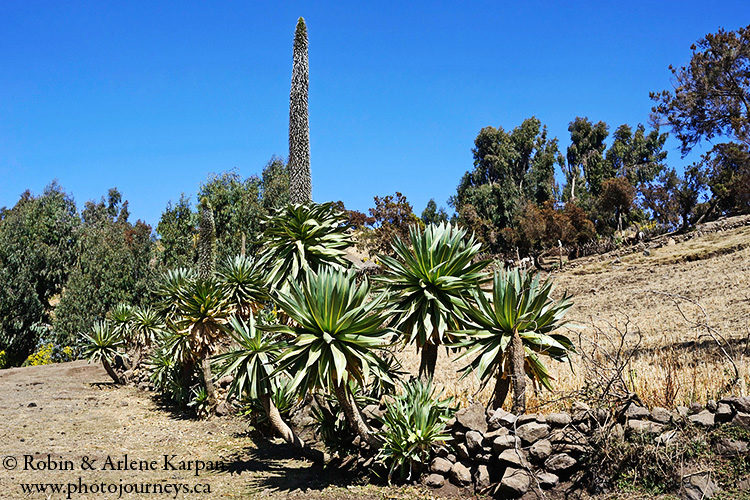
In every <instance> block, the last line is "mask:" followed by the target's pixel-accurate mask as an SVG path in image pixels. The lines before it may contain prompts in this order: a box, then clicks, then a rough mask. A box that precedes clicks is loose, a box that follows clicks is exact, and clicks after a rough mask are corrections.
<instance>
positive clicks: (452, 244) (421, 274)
mask: <svg viewBox="0 0 750 500" xmlns="http://www.w3.org/2000/svg"><path fill="white" fill-rule="evenodd" d="M480 248H481V245H480V244H479V243H478V242H477V241H476V240H475V239H474V237H473V236H471V237H467V234H466V231H464V230H462V229H459V228H458V227H456V226H452V225H451V224H440V225H435V224H430V225H429V226H427V227H426V228H425V229H424V230H421V229H419V228H418V227H416V226H412V227H411V228H410V229H409V242H408V243H407V242H404V241H402V240H401V239H399V238H397V239H396V240H395V241H394V243H393V250H394V252H395V257H388V256H381V257H380V259H381V261H382V263H383V267H384V270H385V272H384V273H383V275H382V276H378V277H377V278H376V279H377V281H378V282H379V283H382V284H383V285H385V287H386V289H387V290H388V291H389V292H390V296H391V305H392V306H393V307H394V309H395V310H396V311H397V312H396V314H395V315H394V317H393V319H392V320H391V326H392V327H394V328H396V329H397V330H399V331H400V332H401V333H402V334H403V336H404V341H405V342H406V343H407V344H410V343H414V344H415V345H416V346H417V349H419V350H420V351H421V362H420V365H419V373H420V376H426V377H432V375H433V373H434V372H435V364H436V362H437V355H438V348H439V346H440V345H441V344H450V343H453V342H454V341H455V338H454V337H453V335H452V333H451V332H452V331H455V330H458V329H459V328H460V327H461V319H462V317H463V313H462V310H461V309H460V307H459V306H460V305H461V304H462V297H463V295H465V294H468V293H469V291H470V290H472V289H473V288H474V287H476V286H477V285H478V284H479V283H482V282H483V281H486V280H487V279H488V277H487V275H486V274H485V273H484V268H485V267H486V266H487V264H488V263H489V261H486V260H480V261H476V262H475V261H474V260H475V259H476V257H477V255H478V254H479V250H480Z"/></svg>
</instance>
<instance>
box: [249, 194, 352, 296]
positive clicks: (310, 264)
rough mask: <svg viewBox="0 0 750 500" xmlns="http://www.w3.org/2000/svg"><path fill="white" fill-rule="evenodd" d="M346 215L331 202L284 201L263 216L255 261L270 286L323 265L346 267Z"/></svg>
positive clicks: (277, 284)
mask: <svg viewBox="0 0 750 500" xmlns="http://www.w3.org/2000/svg"><path fill="white" fill-rule="evenodd" d="M345 223H346V216H345V215H344V213H343V212H341V211H340V210H338V209H337V208H336V206H335V205H334V204H333V203H324V204H317V203H312V204H309V205H287V206H286V207H284V208H282V209H280V210H278V211H276V212H275V213H274V215H271V216H268V217H266V218H265V219H264V221H263V225H264V232H263V236H264V242H263V249H262V250H261V254H260V259H259V264H260V265H261V266H263V267H265V268H266V269H267V273H268V283H269V284H270V286H271V287H272V288H281V287H284V285H285V283H288V282H291V281H292V280H298V279H302V278H303V276H304V274H306V273H307V272H309V271H313V272H316V271H318V270H319V269H321V268H322V267H323V266H325V265H331V266H335V267H340V268H342V267H346V266H347V265H348V262H347V261H346V260H345V259H344V258H343V256H344V255H345V254H346V252H345V251H344V249H346V248H348V247H350V246H351V245H352V241H351V237H350V236H349V234H348V233H347V232H346V231H345Z"/></svg>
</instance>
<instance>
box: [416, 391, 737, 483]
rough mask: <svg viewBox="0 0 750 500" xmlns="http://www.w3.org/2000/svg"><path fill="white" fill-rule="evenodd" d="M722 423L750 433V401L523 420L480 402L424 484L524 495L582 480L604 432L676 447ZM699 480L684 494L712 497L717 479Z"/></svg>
mask: <svg viewBox="0 0 750 500" xmlns="http://www.w3.org/2000/svg"><path fill="white" fill-rule="evenodd" d="M722 423H730V424H732V425H736V426H738V427H741V428H743V429H746V430H750V397H745V398H736V397H734V398H726V399H722V400H721V401H719V402H715V401H709V402H708V404H707V405H706V406H705V407H704V406H702V405H699V404H694V405H692V406H690V407H689V408H688V407H678V408H676V409H675V410H667V409H664V408H654V409H653V410H651V411H649V410H648V409H646V408H643V407H641V406H638V405H637V404H635V403H630V404H629V405H628V406H627V407H623V408H620V409H619V410H618V411H615V412H609V411H606V410H593V409H591V408H589V407H588V406H587V405H585V404H583V403H576V404H574V405H573V406H572V409H571V411H570V412H562V413H552V414H548V415H541V414H532V415H523V416H520V417H516V416H515V415H513V414H511V413H508V412H506V411H504V410H502V409H500V410H495V411H491V412H487V413H486V412H485V410H484V408H483V407H482V406H481V405H479V404H474V405H471V406H469V407H467V408H464V409H462V410H460V411H459V412H458V413H457V414H456V417H455V420H454V421H452V422H451V424H450V433H451V435H452V440H451V441H450V442H449V443H447V444H448V446H446V447H445V448H443V449H441V450H440V451H439V452H438V455H437V456H436V457H435V458H434V459H433V461H432V463H431V464H430V467H429V471H428V472H427V473H426V474H425V476H424V479H423V481H424V483H425V484H426V485H427V486H430V487H433V488H440V487H443V486H444V485H446V484H447V483H452V484H453V485H455V486H459V487H463V488H467V489H472V490H473V491H474V492H476V493H483V494H491V495H494V496H497V497H502V498H507V497H520V496H522V495H524V494H526V493H527V492H531V491H537V492H538V491H539V490H549V489H554V488H555V487H557V486H558V485H559V484H560V483H561V482H565V481H569V480H570V479H571V478H574V477H575V476H580V475H581V472H582V467H584V466H585V464H586V463H587V459H588V458H590V457H591V456H592V452H593V451H595V450H594V449H593V445H592V441H594V438H595V437H597V433H599V436H598V437H601V433H602V432H606V433H608V436H609V437H611V438H613V439H622V440H632V439H633V438H634V437H636V436H639V437H640V438H643V437H644V435H646V436H648V437H649V438H650V440H652V441H653V442H655V443H659V444H663V445H664V446H669V443H670V441H673V440H676V439H677V438H678V437H679V433H680V432H681V430H680V429H685V428H690V426H698V427H700V428H703V429H712V428H714V427H715V426H717V425H720V424H722ZM721 445H722V446H723V447H724V448H725V451H727V450H728V451H729V452H736V453H745V454H747V453H748V443H747V442H745V441H735V440H724V441H722V443H721ZM696 477H697V476H696V475H692V476H690V477H688V476H686V477H685V478H683V482H684V483H685V484H684V485H683V493H684V495H685V496H687V497H688V498H693V497H692V496H690V492H691V491H693V490H695V491H696V492H697V493H696V495H697V497H696V498H701V497H703V498H709V497H710V496H711V495H712V494H713V493H715V492H716V491H717V485H716V484H714V483H713V482H712V481H711V480H710V478H709V479H708V480H703V481H699V480H696ZM698 479H700V478H698ZM693 483H695V484H693ZM691 488H692V489H691Z"/></svg>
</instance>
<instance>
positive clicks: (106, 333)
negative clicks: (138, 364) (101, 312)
mask: <svg viewBox="0 0 750 500" xmlns="http://www.w3.org/2000/svg"><path fill="white" fill-rule="evenodd" d="M82 337H83V356H84V357H85V358H86V359H87V360H88V361H89V362H95V363H96V362H99V361H101V363H102V366H103V367H104V370H106V372H107V375H109V376H110V377H111V378H112V380H113V381H114V382H115V383H116V384H124V383H125V381H124V380H123V378H122V377H121V376H120V375H119V374H118V373H117V372H116V371H115V370H114V368H113V365H114V363H115V359H116V358H117V356H121V355H122V350H123V349H124V348H125V339H124V338H123V337H122V333H121V332H120V331H118V330H117V329H116V328H113V326H112V324H111V323H109V322H108V321H97V322H95V323H94V325H93V326H92V327H91V331H90V332H89V333H84V334H83V335H82Z"/></svg>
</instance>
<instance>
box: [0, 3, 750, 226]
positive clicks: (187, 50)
mask: <svg viewBox="0 0 750 500" xmlns="http://www.w3.org/2000/svg"><path fill="white" fill-rule="evenodd" d="M573 3H575V6H569V5H567V4H573ZM298 16H304V17H305V19H306V20H307V24H308V30H309V39H310V78H311V80H310V129H311V150H312V172H313V187H314V188H313V196H314V199H315V200H316V201H327V200H337V199H342V200H343V201H344V202H345V203H346V205H347V207H349V208H356V209H359V210H365V209H366V208H368V207H370V206H372V197H373V196H374V195H385V194H389V193H392V192H394V191H396V190H400V191H402V192H403V193H404V194H406V195H407V197H408V199H409V200H410V201H411V202H412V203H413V205H414V208H415V211H416V212H417V213H420V212H421V210H422V209H423V208H424V206H425V204H426V202H427V201H428V200H429V199H430V198H431V197H434V198H435V199H436V201H437V202H438V204H445V203H446V201H447V199H448V197H449V196H450V195H452V194H453V193H454V192H455V187H456V185H457V183H458V181H459V179H460V177H461V175H462V174H463V172H465V171H466V170H467V169H469V168H471V166H472V156H471V148H472V145H473V140H474V138H475V137H476V134H477V132H478V131H479V130H480V129H481V128H482V127H483V126H487V125H493V126H502V127H504V128H512V127H514V126H516V125H518V124H519V123H520V122H521V121H522V120H523V119H524V118H526V117H529V116H532V115H536V116H537V117H538V118H539V119H541V120H542V122H543V123H545V124H547V125H548V127H549V131H550V133H551V135H553V136H557V137H558V138H559V139H560V143H561V146H562V148H563V149H564V148H565V147H567V144H568V132H567V124H568V122H570V121H571V120H572V119H573V118H575V116H577V115H578V116H588V117H590V118H591V119H592V120H604V121H606V122H607V123H609V124H610V126H611V128H612V129H614V127H616V126H617V125H619V124H621V123H629V124H632V125H635V124H637V123H638V122H644V123H645V122H646V121H647V120H648V114H649V110H650V106H651V102H650V100H649V98H648V93H649V91H651V90H661V89H664V88H667V87H668V86H669V85H670V79H669V77H670V73H669V71H668V69H667V66H668V65H669V64H670V63H671V64H675V65H681V64H684V63H685V62H687V60H688V59H689V55H690V51H689V48H690V45H691V44H692V43H693V42H695V41H696V40H697V39H699V38H700V37H702V36H703V35H705V34H706V33H709V32H714V31H716V30H717V29H718V28H719V27H725V28H727V29H736V28H737V27H739V26H741V25H743V24H744V23H748V22H750V2H748V1H747V0H745V1H722V2H720V3H711V2H706V1H701V2H694V1H675V2H662V1H660V2H653V1H649V2H601V1H595V2H497V1H491V2H482V3H480V2H450V3H449V2H445V3H442V2H426V1H414V2H402V1H399V2H351V3H346V2H299V3H297V2H247V1H244V2H239V1H238V2H218V1H217V2H157V1H127V2H122V1H117V2H115V1H111V2H105V1H97V2H73V1H64V2H60V1H55V2H51V1H50V2H37V1H30V0H21V1H14V0H3V1H2V2H0V206H3V205H6V206H11V205H13V204H14V203H15V202H16V200H17V198H18V196H19V194H20V193H21V192H22V191H24V190H25V189H27V188H29V189H31V190H32V191H34V192H37V193H38V192H41V191H42V189H43V188H44V186H45V185H46V184H48V183H49V182H50V181H52V180H53V179H58V180H59V182H60V183H61V184H62V186H63V187H64V188H65V189H66V190H67V191H68V192H71V193H72V194H73V195H74V197H75V199H76V202H77V203H79V206H80V204H82V203H83V202H84V201H86V200H88V199H92V198H99V197H100V196H101V195H103V194H104V193H106V191H107V189H108V188H110V187H113V186H117V187H118V188H119V189H120V190H121V191H122V192H123V194H124V195H125V197H126V198H127V199H128V200H130V208H131V213H132V215H133V217H134V218H141V219H145V220H146V221H147V222H149V223H151V224H154V225H155V224H156V222H157V221H158V218H159V215H160V214H161V212H162V210H163V209H164V207H165V205H166V203H167V201H168V200H176V199H177V198H178V197H179V195H180V193H182V192H185V193H188V194H191V195H194V193H195V192H196V191H197V189H198V186H199V184H200V183H201V182H202V181H203V180H205V179H206V177H207V175H208V174H209V173H211V172H221V171H224V170H230V169H237V170H238V171H239V172H240V173H241V174H242V175H243V176H248V175H250V174H253V173H259V172H260V170H261V169H262V167H263V165H264V164H265V163H266V162H267V161H268V159H269V158H270V157H271V156H272V155H274V154H277V155H281V156H286V154H287V150H288V146H287V120H288V96H289V83H290V78H291V57H292V40H293V32H294V26H295V22H296V20H297V17H298ZM668 145H669V150H670V154H669V159H668V161H669V162H670V163H671V164H672V165H674V166H676V167H680V166H682V165H684V164H685V163H686V162H687V161H688V160H689V159H690V158H688V159H687V160H682V159H681V158H680V156H679V152H678V151H677V149H676V148H677V144H676V142H675V141H670V142H669V143H668Z"/></svg>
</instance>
